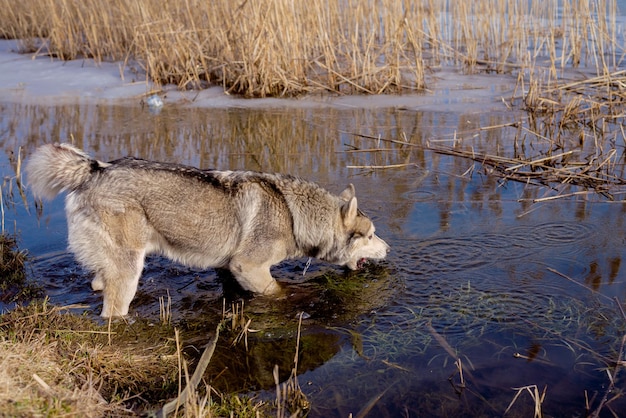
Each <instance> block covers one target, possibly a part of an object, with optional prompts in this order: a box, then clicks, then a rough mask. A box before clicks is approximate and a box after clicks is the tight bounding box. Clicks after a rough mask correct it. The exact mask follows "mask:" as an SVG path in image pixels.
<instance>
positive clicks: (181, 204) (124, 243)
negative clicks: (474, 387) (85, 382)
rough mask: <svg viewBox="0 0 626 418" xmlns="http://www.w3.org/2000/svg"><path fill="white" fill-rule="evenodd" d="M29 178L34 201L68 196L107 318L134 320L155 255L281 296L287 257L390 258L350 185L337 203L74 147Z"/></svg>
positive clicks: (73, 228)
mask: <svg viewBox="0 0 626 418" xmlns="http://www.w3.org/2000/svg"><path fill="white" fill-rule="evenodd" d="M26 172H27V175H28V180H29V183H30V186H31V188H32V191H33V193H34V195H35V196H36V197H43V198H48V199H52V198H54V197H55V196H56V195H57V194H59V193H61V192H63V191H66V192H68V194H67V197H66V199H65V211H66V215H67V224H68V233H69V248H70V250H71V251H72V252H73V253H74V254H75V256H76V258H77V260H78V261H79V262H80V263H81V264H82V265H83V266H84V267H86V268H87V269H89V270H91V271H92V272H93V273H94V279H93V281H92V282H91V286H92V288H93V289H94V290H101V291H102V293H103V297H104V302H103V306H102V314H101V315H102V316H103V317H105V318H108V317H111V316H123V315H126V314H127V313H128V308H129V305H130V303H131V301H132V299H133V297H134V296H135V292H136V291H137V285H138V282H139V277H140V275H141V271H142V269H143V265H144V258H145V257H146V255H147V254H150V253H160V254H162V255H164V256H166V257H168V258H170V259H172V260H175V261H178V262H180V263H182V264H185V265H188V266H194V267H199V268H208V267H223V268H228V269H229V270H230V271H231V272H232V274H233V276H234V277H235V278H236V279H237V281H238V282H239V284H240V285H241V287H243V288H244V289H246V290H248V291H251V292H254V293H257V294H263V295H275V294H278V293H279V292H280V286H279V285H278V283H277V282H276V281H275V280H274V278H273V277H272V275H271V274H270V267H271V266H272V265H274V264H276V263H278V262H280V261H282V260H285V259H288V258H293V257H302V256H304V257H315V258H318V259H320V260H324V261H327V262H330V263H334V264H338V265H344V266H347V267H348V268H350V269H352V270H354V269H357V268H358V267H359V266H360V264H361V262H362V261H363V260H364V259H374V260H380V259H383V258H385V256H386V255H387V253H388V252H389V246H388V245H387V244H386V243H385V241H383V240H382V239H380V238H379V237H378V236H376V234H374V225H373V224H372V222H371V221H370V219H369V218H367V217H366V216H365V215H364V214H363V213H362V212H361V211H360V210H359V209H358V208H357V199H356V197H355V193H354V187H353V186H352V185H351V184H350V185H349V186H348V187H347V188H346V189H345V190H344V191H343V192H342V193H341V194H340V195H338V196H337V195H333V194H331V193H329V192H328V191H326V190H324V189H323V188H321V187H320V186H318V185H316V184H314V183H311V182H308V181H304V180H301V179H299V178H296V177H293V176H289V175H283V174H267V173H259V172H252V171H217V170H200V169H197V168H193V167H188V166H184V165H178V164H168V163H160V162H153V161H146V160H142V159H137V158H131V157H127V158H122V159H119V160H115V161H111V162H108V163H105V162H102V161H98V160H95V159H93V158H91V157H89V155H87V154H86V153H84V152H83V151H82V150H79V149H77V148H75V147H73V146H72V145H69V144H54V145H51V144H49V145H43V146H41V147H40V148H38V149H37V150H36V151H35V153H34V154H33V155H32V156H31V157H30V160H29V161H28V164H27V166H26Z"/></svg>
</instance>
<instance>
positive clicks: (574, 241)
mask: <svg viewBox="0 0 626 418" xmlns="http://www.w3.org/2000/svg"><path fill="white" fill-rule="evenodd" d="M484 89H486V90H487V91H484ZM484 89H483V90H480V89H479V90H477V91H474V92H473V93H468V94H467V95H465V96H460V95H458V94H457V91H456V90H455V88H454V87H453V86H452V87H451V88H450V89H448V90H447V91H446V90H445V88H444V90H442V92H441V94H440V95H435V96H428V97H423V96H413V97H404V98H402V101H401V104H400V105H395V106H390V105H389V103H386V102H385V101H384V100H379V101H378V102H376V103H377V104H372V103H367V101H368V98H362V99H361V101H360V102H359V101H358V100H354V99H353V101H352V102H350V101H348V100H346V101H344V102H340V103H339V104H337V103H333V104H327V103H324V102H323V101H322V100H320V101H317V102H315V104H314V105H310V106H309V105H307V106H285V107H282V106H280V105H275V104H274V105H273V106H271V107H268V108H254V107H247V106H242V107H237V106H233V107H226V108H199V107H192V106H179V107H178V106H165V107H164V108H163V110H162V111H161V112H158V113H153V112H150V111H149V110H148V109H147V108H145V107H143V108H142V107H141V106H139V105H138V104H137V103H130V104H128V105H126V106H122V105H119V104H117V105H116V104H110V105H109V104H106V103H103V102H100V103H99V104H93V103H85V104H83V105H59V106H56V105H54V104H52V103H45V104H30V105H26V104H16V103H5V104H0V144H1V146H2V150H3V152H2V153H1V154H0V168H1V170H2V174H3V177H4V185H3V202H4V215H3V221H4V228H5V230H8V231H14V230H15V231H17V232H18V234H19V237H20V243H21V247H22V248H24V249H27V250H28V251H29V253H30V254H31V255H32V256H33V259H32V261H31V262H30V264H29V272H30V276H31V277H32V278H36V279H37V280H39V281H40V282H41V283H42V285H43V286H44V288H45V293H46V295H48V296H49V297H50V300H51V302H52V303H54V304H73V303H80V304H86V305H89V306H90V308H89V309H88V312H93V313H94V314H95V313H97V312H99V309H100V304H101V300H100V296H99V295H98V294H95V293H93V292H92V291H91V289H90V286H89V280H90V276H89V274H88V273H87V272H85V271H83V270H82V269H81V268H80V267H79V266H78V265H77V264H76V263H75V261H74V259H73V257H72V255H71V254H69V253H68V252H67V250H66V245H67V241H66V234H67V232H66V223H65V217H64V213H63V199H62V198H57V199H56V200H54V201H52V202H44V204H43V207H38V206H36V205H35V203H34V202H33V200H32V198H31V196H30V195H29V194H28V193H26V195H25V196H24V197H22V196H21V195H20V194H19V191H18V188H17V185H16V183H15V179H14V176H15V175H16V168H17V153H18V150H19V149H20V148H21V156H22V158H28V155H29V154H30V153H31V152H32V151H33V150H34V149H35V147H37V146H38V145H41V144H43V143H49V142H53V141H61V140H63V141H65V140H67V141H73V142H74V143H75V144H76V145H78V146H79V147H82V148H84V149H85V150H86V151H88V152H89V153H90V154H92V155H94V156H96V157H97V158H99V159H101V160H105V161H106V160H112V159H116V158H119V157H121V156H126V155H133V156H137V157H142V158H147V159H155V160H162V161H169V162H177V163H183V164H190V165H194V166H199V167H202V168H218V169H250V170H262V171H280V172H286V173H291V174H294V175H298V176H302V177H305V178H307V179H310V180H314V181H316V182H318V183H320V184H321V185H323V186H324V187H326V188H328V189H330V190H331V191H334V192H340V191H341V190H343V188H344V187H345V186H346V185H347V184H348V183H354V185H355V187H356V190H357V196H358V198H359V204H360V205H361V208H362V209H363V210H364V211H365V212H366V213H367V214H368V215H370V216H371V217H372V218H373V219H374V221H375V224H376V226H377V231H378V234H379V235H380V236H381V237H383V238H384V239H385V240H386V241H387V242H388V243H389V244H390V245H391V247H392V252H391V253H390V255H389V257H388V259H387V260H386V261H384V262H381V263H377V264H376V265H371V266H368V267H367V268H366V269H365V270H364V271H361V272H357V273H346V272H344V271H343V270H341V269H339V268H336V267H334V266H331V265H328V264H325V263H322V262H316V261H314V262H313V263H312V265H311V266H310V268H309V269H308V270H307V271H306V274H304V275H303V274H302V273H303V270H304V268H305V264H306V261H307V260H291V261H287V262H284V263H283V264H281V265H279V266H277V267H276V268H275V269H274V271H273V274H274V275H275V276H276V277H277V278H278V279H279V280H280V281H281V283H282V284H283V285H284V286H285V287H287V288H288V289H289V292H288V293H289V294H290V296H289V297H288V298H287V299H284V300H279V301H272V300H267V299H264V298H249V297H246V296H245V295H242V294H241V292H239V291H238V290H237V289H236V288H235V289H233V288H232V286H230V282H229V278H228V277H223V276H222V275H220V274H218V273H216V272H214V271H199V270H192V269H188V268H185V267H184V266H181V265H177V264H173V263H171V262H169V261H167V260H164V259H161V258H158V257H151V258H150V259H149V260H148V262H147V264H146V268H145V271H144V274H143V277H142V280H141V283H140V289H139V293H138V296H137V298H136V299H135V301H134V302H133V304H132V305H131V315H133V316H139V317H146V318H154V319H155V320H158V318H159V298H167V297H168V295H169V297H171V300H172V315H173V321H174V323H175V324H180V326H181V327H185V328H186V329H188V330H189V332H188V336H189V340H188V341H187V343H188V350H187V351H188V353H189V355H193V347H197V346H201V345H202V344H203V343H204V342H205V341H206V339H207V338H208V337H206V336H207V335H208V334H209V333H210V332H212V330H213V329H214V328H215V324H216V321H217V320H218V319H219V316H220V312H221V310H222V306H223V299H224V297H226V299H227V304H229V303H230V302H231V301H237V300H240V299H241V298H244V299H245V309H246V311H247V312H248V313H249V315H250V316H251V317H252V319H253V321H252V323H251V328H254V329H257V330H260V332H258V333H255V334H251V335H250V337H249V348H248V351H245V349H244V347H243V345H240V346H238V347H236V348H231V347H220V348H219V349H218V352H217V353H216V357H215V359H214V361H213V363H212V365H211V367H210V368H209V370H208V371H207V374H206V376H205V378H206V380H207V381H208V382H210V383H211V384H212V385H214V386H215V387H217V388H218V389H221V390H234V391H240V392H244V393H246V392H252V393H254V394H257V395H258V396H260V397H262V398H263V397H267V398H272V397H273V396H275V392H274V379H273V376H272V370H273V367H274V365H275V364H278V365H279V367H280V370H281V371H282V372H281V376H282V377H283V378H284V377H286V376H287V375H288V374H289V370H290V369H291V367H292V366H293V355H294V350H295V345H296V330H297V325H298V319H297V318H298V315H299V314H300V313H301V312H304V313H305V314H304V318H305V319H304V321H303V329H302V340H301V359H300V362H299V367H298V369H299V373H300V375H299V381H300V384H301V386H302V390H303V392H304V393H305V394H306V396H307V397H308V399H309V401H310V402H311V405H312V409H311V413H310V415H309V416H312V417H346V416H348V415H349V414H350V413H352V414H353V416H372V417H374V416H377V417H378V416H380V417H386V416H389V417H397V416H411V417H418V416H450V417H453V416H454V417H460V416H468V417H474V416H494V417H495V416H502V415H503V413H504V411H505V410H506V408H507V406H509V403H511V401H512V400H513V398H514V396H515V394H516V393H517V390H516V389H514V388H520V387H525V386H531V385H536V386H537V387H538V390H539V391H540V392H541V391H543V390H544V388H546V394H545V400H544V402H543V411H544V414H545V416H560V417H562V416H584V415H585V413H586V405H587V404H588V405H590V409H591V410H593V409H594V408H595V407H597V406H598V404H599V402H600V399H601V398H602V397H603V396H604V395H605V393H606V391H607V387H608V385H609V383H610V380H609V377H608V375H607V371H606V369H607V367H610V366H612V365H614V362H615V361H616V360H617V359H618V358H619V357H618V356H619V354H618V351H619V350H620V343H621V340H622V337H623V336H624V335H625V334H626V322H625V321H624V319H623V318H622V317H621V314H620V312H619V310H618V308H617V304H616V302H615V299H614V298H617V299H618V300H619V301H621V303H622V304H623V303H624V302H625V301H626V282H625V280H626V273H625V272H624V269H623V266H622V265H621V264H622V260H623V258H624V256H625V246H624V241H625V238H624V237H625V232H626V231H625V230H626V225H625V222H624V219H626V218H625V217H624V212H625V211H626V203H623V202H611V201H609V200H607V199H604V198H597V197H595V196H594V195H588V196H575V197H572V198H566V199H558V200H554V201H545V202H538V203H534V202H533V199H536V198H541V197H543V196H546V195H550V194H551V193H553V192H554V191H553V190H550V189H549V188H545V187H540V186H535V185H530V184H523V183H514V182H503V181H502V180H500V179H499V178H498V177H496V176H493V175H491V174H490V173H489V172H487V171H485V170H484V169H483V168H482V166H481V165H480V164H478V163H474V162H472V161H471V160H468V159H464V158H459V157H452V156H447V155H441V154H438V153H434V152H432V151H429V150H427V149H424V147H423V146H424V145H427V144H431V145H432V144H444V145H449V146H452V145H457V146H462V147H463V148H464V149H473V150H475V151H476V152H486V153H489V154H501V155H509V154H513V153H514V151H513V149H514V147H513V144H514V141H515V138H516V135H519V131H518V130H517V128H512V127H510V126H509V127H507V126H503V127H500V128H493V127H494V126H500V125H507V124H510V123H511V122H516V121H524V120H525V118H526V116H525V114H523V113H521V112H519V111H516V110H512V109H508V108H507V107H506V106H504V105H503V104H502V103H501V102H500V101H499V100H498V99H497V98H496V99H493V100H490V99H485V98H484V97H480V96H481V93H483V92H484V93H486V94H485V96H494V90H497V88H496V87H493V86H492V87H490V88H487V87H485V88H484ZM508 94H510V93H508ZM495 96H497V94H496V95H495ZM433 97H435V99H433ZM471 97H473V98H471ZM390 103H392V102H390ZM489 127H491V128H489ZM481 128H482V129H481ZM485 128H489V129H485ZM378 137H380V139H376V138H378ZM518 138H519V137H518ZM389 139H391V140H397V141H402V142H409V143H411V144H412V145H411V146H407V145H402V144H397V143H393V142H389V141H387V140H389ZM459 144H460V145H459ZM525 145H526V149H525V150H524V151H523V152H525V153H527V154H528V155H537V154H539V153H540V148H541V147H542V146H543V145H542V144H540V143H537V142H532V143H530V142H529V143H526V144H525ZM619 147H620V149H621V150H622V151H623V145H620V146H619ZM582 151H584V150H582ZM515 152H519V150H517V151H515ZM372 167H375V168H372ZM199 233H201V231H199ZM2 308H3V309H8V308H10V305H4V306H2ZM457 358H458V359H460V363H459V362H458V361H457V363H456V364H455V360H457ZM459 365H460V368H461V369H462V371H463V379H464V380H463V381H462V380H461V374H460V373H459ZM609 370H612V369H609ZM618 377H622V376H621V375H620V376H618ZM462 382H464V385H462ZM616 387H617V391H614V392H612V393H611V394H610V395H609V396H613V394H615V393H619V392H620V391H621V390H624V388H625V386H624V383H623V380H620V379H618V380H617V381H616ZM610 407H611V408H613V410H614V411H620V410H622V411H624V410H626V401H625V400H624V399H618V400H616V401H614V402H612V403H611V404H610ZM533 408H534V406H533V403H532V400H531V397H530V396H529V394H528V393H527V392H524V393H523V394H522V395H520V397H519V399H518V400H517V401H516V402H515V404H514V405H513V406H512V407H511V410H510V412H509V414H508V415H507V416H531V415H532V413H533V410H534V409H533ZM603 413H604V414H606V416H610V413H609V409H608V408H604V409H603Z"/></svg>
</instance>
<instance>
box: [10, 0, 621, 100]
mask: <svg viewBox="0 0 626 418" xmlns="http://www.w3.org/2000/svg"><path fill="white" fill-rule="evenodd" d="M560 3H563V4H562V7H560V6H559V4H560ZM616 16H617V6H616V0H592V1H589V2H580V1H565V2H561V1H558V0H548V1H544V0H530V1H529V0H474V1H458V2H457V1H455V2H451V1H447V0H422V1H417V2H410V1H406V0H379V1H373V0H338V1H320V0H314V1H310V2H304V1H302V2H301V1H296V2H294V1H288V0H259V1H245V0H243V1H240V2H232V1H228V0H216V1H199V0H181V1H178V2H162V1H158V0H140V1H133V0H111V1H104V0H43V1H41V0H23V1H19V2H16V1H13V0H0V36H1V37H4V38H14V39H19V40H20V45H21V48H22V50H23V51H24V52H30V53H33V52H35V53H36V54H39V55H49V56H52V57H56V58H59V59H64V60H69V59H78V58H84V57H90V58H94V59H95V60H96V61H105V60H120V61H123V62H124V63H125V65H131V64H137V65H138V67H139V69H140V74H141V76H145V77H146V78H147V79H149V80H151V81H153V82H156V83H157V84H165V83H173V84H176V85H178V87H179V88H181V89H192V88H193V89H195V88H204V87H207V86H210V85H215V84H217V85H221V86H223V87H224V89H225V90H226V91H227V92H229V93H235V94H241V95H244V96H248V97H264V96H290V95H297V94H302V93H310V92H333V93H339V94H353V93H362V94H378V93H394V92H400V91H407V90H422V89H425V88H427V87H428V83H429V79H430V77H431V76H432V74H434V72H435V71H436V70H437V69H438V68H440V67H441V66H443V65H453V66H458V67H459V68H460V69H461V70H462V71H464V72H476V71H489V72H499V73H501V72H510V71H521V70H524V69H528V68H537V67H541V68H545V69H547V71H548V72H549V73H550V74H551V75H552V76H553V77H556V76H557V72H558V70H559V69H563V68H573V67H579V66H589V67H590V68H592V71H595V72H596V73H597V74H598V75H600V74H604V73H606V72H607V70H611V71H612V70H614V69H615V68H617V66H619V65H620V64H621V62H622V59H623V55H624V50H623V45H624V42H623V39H622V38H623V36H622V33H621V31H620V27H619V24H618V23H617V21H616Z"/></svg>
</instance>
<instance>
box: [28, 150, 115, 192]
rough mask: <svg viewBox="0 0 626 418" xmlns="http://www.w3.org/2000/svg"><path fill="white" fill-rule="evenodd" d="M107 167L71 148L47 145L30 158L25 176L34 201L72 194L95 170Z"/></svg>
mask: <svg viewBox="0 0 626 418" xmlns="http://www.w3.org/2000/svg"><path fill="white" fill-rule="evenodd" d="M107 165H108V164H106V163H102V162H100V161H97V160H94V159H93V158H91V157H89V155H87V154H85V153H84V152H83V151H82V150H80V149H78V148H76V147H74V146H72V145H69V144H47V145H43V146H41V147H39V148H37V149H36V150H35V153H34V154H33V155H32V156H31V157H30V158H29V160H28V163H27V164H26V176H27V177H28V183H29V185H30V187H31V189H32V192H33V194H34V195H35V196H36V197H43V198H46V199H52V198H54V197H55V196H56V195H58V194H59V193H61V192H64V191H71V190H75V189H76V188H78V187H79V186H80V185H81V184H83V183H85V182H86V181H87V180H88V179H89V178H90V177H91V174H92V172H93V171H94V170H95V169H97V168H100V167H105V166H107Z"/></svg>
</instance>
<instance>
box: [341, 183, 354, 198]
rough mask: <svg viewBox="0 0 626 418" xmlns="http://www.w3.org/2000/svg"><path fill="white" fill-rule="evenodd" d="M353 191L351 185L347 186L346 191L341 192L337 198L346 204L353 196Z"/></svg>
mask: <svg viewBox="0 0 626 418" xmlns="http://www.w3.org/2000/svg"><path fill="white" fill-rule="evenodd" d="M355 194H356V193H355V191H354V185H353V184H352V183H350V184H348V187H346V189H345V190H344V191H343V192H341V194H340V195H339V197H340V198H341V199H343V200H345V201H346V202H349V201H350V199H352V198H353V197H354V196H355Z"/></svg>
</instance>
